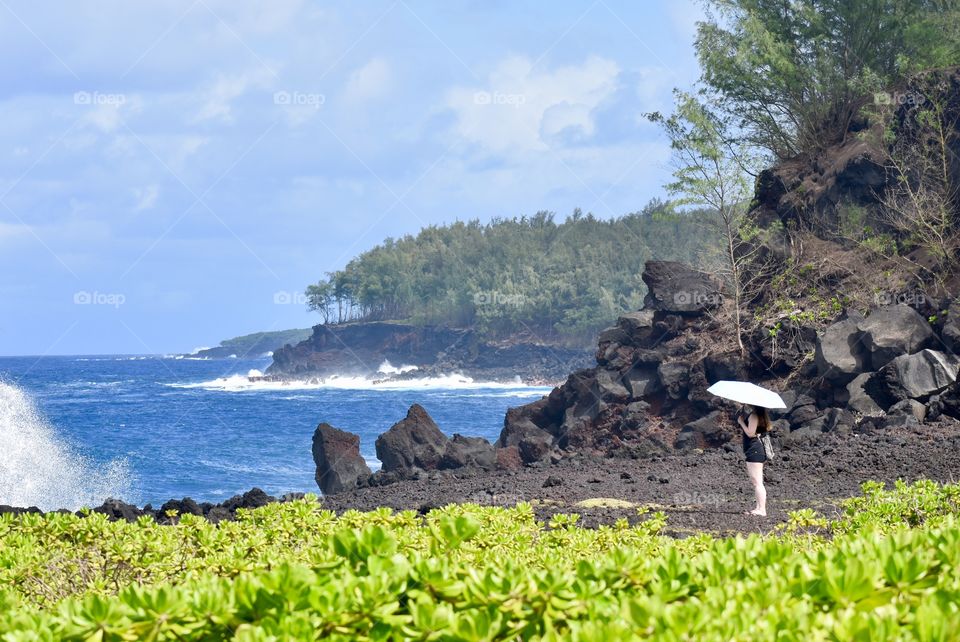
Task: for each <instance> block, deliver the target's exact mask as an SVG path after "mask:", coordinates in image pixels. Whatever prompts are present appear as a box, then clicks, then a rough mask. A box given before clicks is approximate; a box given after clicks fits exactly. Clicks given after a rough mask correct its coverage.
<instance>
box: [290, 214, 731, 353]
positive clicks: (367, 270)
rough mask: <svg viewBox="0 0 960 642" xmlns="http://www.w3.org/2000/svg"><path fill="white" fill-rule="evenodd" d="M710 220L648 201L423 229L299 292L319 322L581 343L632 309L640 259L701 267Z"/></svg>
mask: <svg viewBox="0 0 960 642" xmlns="http://www.w3.org/2000/svg"><path fill="white" fill-rule="evenodd" d="M713 218H714V217H713V216H712V215H711V213H710V211H709V210H705V209H697V210H692V211H686V212H678V211H674V208H673V207H671V205H670V204H669V203H666V202H662V201H659V200H653V201H651V202H650V203H649V204H648V205H647V206H646V207H644V208H643V209H642V210H641V211H639V212H634V213H631V214H627V215H625V216H621V217H617V218H613V219H600V218H597V217H596V216H594V215H593V214H590V213H587V214H583V213H582V212H581V211H580V210H575V211H574V212H573V214H572V215H570V216H568V217H567V218H565V219H564V220H560V221H558V220H557V218H556V217H555V215H554V214H553V213H550V212H537V213H536V214H535V215H533V216H522V217H519V218H498V219H494V220H492V221H491V222H489V223H481V222H479V221H477V220H472V221H467V222H455V223H452V224H449V225H442V226H431V227H427V228H424V229H422V230H421V231H420V232H419V233H418V234H417V235H416V236H412V235H410V236H404V237H403V238H400V239H387V240H385V241H384V242H383V243H381V244H380V245H378V246H376V247H374V248H373V249H371V250H368V251H366V252H364V253H362V254H360V255H359V256H357V257H356V258H354V259H353V260H351V261H350V262H349V263H348V264H347V265H346V267H345V268H344V269H342V270H338V271H336V272H332V273H329V274H328V275H327V278H325V279H323V280H321V281H320V282H319V283H316V284H314V285H311V286H309V287H308V288H307V296H308V299H309V305H310V308H311V309H313V310H316V311H318V312H319V313H320V315H321V317H322V319H323V321H324V322H326V323H344V322H348V321H359V320H404V321H408V322H413V323H417V324H424V325H426V324H436V325H450V326H457V327H466V326H469V327H475V328H476V329H477V330H479V331H480V332H481V333H483V334H484V336H487V337H488V338H491V339H493V338H498V337H505V336H508V335H516V334H528V335H533V336H535V337H536V338H541V339H546V340H559V341H572V342H579V341H580V340H584V341H587V342H592V341H593V339H594V337H595V334H596V331H597V330H598V329H600V328H602V327H604V326H605V325H609V324H610V320H611V319H615V318H617V316H618V315H619V314H621V313H622V312H624V311H627V310H634V309H637V308H639V307H640V305H641V304H642V301H643V296H644V294H645V292H646V287H645V286H644V284H643V281H642V280H641V279H640V274H641V273H642V271H643V264H644V262H645V261H648V260H650V259H670V260H677V261H684V262H686V263H690V264H694V265H702V266H709V265H710V263H711V261H713V260H714V257H715V256H717V254H718V247H717V245H718V244H717V243H716V240H715V238H716V237H715V235H712V234H710V233H709V232H708V230H709V227H710V226H711V225H712V223H713Z"/></svg>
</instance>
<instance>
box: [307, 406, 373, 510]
mask: <svg viewBox="0 0 960 642" xmlns="http://www.w3.org/2000/svg"><path fill="white" fill-rule="evenodd" d="M313 461H314V463H315V464H316V466H317V472H316V476H315V478H316V480H317V485H318V486H319V487H320V490H321V491H323V494H324V495H331V494H333V493H339V492H341V491H344V490H348V489H351V488H356V486H357V480H358V479H361V478H366V477H369V476H370V468H369V467H368V466H367V462H366V461H364V459H363V457H361V456H360V437H358V436H357V435H354V434H353V433H349V432H346V431H345V430H339V429H337V428H334V427H333V426H331V425H330V424H328V423H322V424H320V425H319V426H317V429H316V430H315V431H314V433H313Z"/></svg>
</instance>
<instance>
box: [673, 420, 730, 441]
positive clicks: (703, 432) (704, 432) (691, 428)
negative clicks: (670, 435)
mask: <svg viewBox="0 0 960 642" xmlns="http://www.w3.org/2000/svg"><path fill="white" fill-rule="evenodd" d="M720 417H721V412H720V411H719V410H714V411H713V412H711V413H710V414H708V415H704V416H703V417H700V418H699V419H697V420H695V421H691V422H690V423H688V424H686V425H685V426H684V427H683V428H681V429H680V434H679V435H677V440H676V441H675V442H674V446H675V447H676V448H680V449H684V448H693V447H698V446H704V445H706V446H719V445H721V444H723V443H726V442H728V441H730V435H729V434H728V433H727V432H726V431H725V430H724V429H723V424H722V423H721V422H720Z"/></svg>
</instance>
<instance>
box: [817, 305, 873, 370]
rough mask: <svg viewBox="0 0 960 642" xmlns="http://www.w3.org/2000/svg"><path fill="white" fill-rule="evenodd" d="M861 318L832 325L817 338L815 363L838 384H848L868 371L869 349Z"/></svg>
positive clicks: (852, 318)
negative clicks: (867, 350)
mask: <svg viewBox="0 0 960 642" xmlns="http://www.w3.org/2000/svg"><path fill="white" fill-rule="evenodd" d="M860 321H861V319H860V318H858V317H849V318H847V319H844V320H842V321H838V322H836V323H834V324H833V325H831V326H828V327H827V328H826V329H825V330H824V331H823V333H822V334H821V335H820V336H818V337H817V344H816V347H815V349H814V362H815V363H816V364H817V374H819V375H820V376H821V377H824V378H826V379H827V380H829V381H832V382H834V383H837V384H843V383H847V382H849V381H850V380H852V379H853V378H854V377H856V376H857V375H858V374H860V373H862V372H863V370H864V362H865V354H866V348H865V347H864V345H863V342H862V341H861V336H862V335H861V330H860Z"/></svg>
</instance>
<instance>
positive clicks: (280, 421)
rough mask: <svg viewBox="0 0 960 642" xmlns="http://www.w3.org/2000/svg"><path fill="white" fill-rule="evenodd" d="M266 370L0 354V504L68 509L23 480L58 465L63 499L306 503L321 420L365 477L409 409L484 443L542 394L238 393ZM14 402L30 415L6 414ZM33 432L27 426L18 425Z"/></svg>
mask: <svg viewBox="0 0 960 642" xmlns="http://www.w3.org/2000/svg"><path fill="white" fill-rule="evenodd" d="M269 364H270V359H269V358H260V359H229V360H222V361H202V360H190V359H173V358H161V357H127V356H103V357H40V358H37V357H0V386H3V388H2V389H0V392H3V391H4V390H5V391H6V392H7V398H11V395H13V397H12V398H14V399H21V398H22V399H25V400H26V401H25V402H23V401H22V400H21V401H20V402H8V403H7V405H6V407H4V405H3V398H0V433H2V432H5V433H6V434H0V447H2V448H3V450H4V452H0V504H2V503H5V501H4V500H5V497H7V498H9V497H11V496H12V497H14V498H19V499H20V500H23V498H24V496H28V497H33V496H34V495H40V496H41V499H42V501H33V502H30V503H33V504H37V505H40V506H41V507H45V508H52V507H55V506H51V505H50V504H51V502H57V501H61V502H68V503H69V502H70V501H79V500H70V499H66V500H61V499H58V498H57V497H44V496H43V495H44V493H46V494H47V495H50V494H51V492H52V491H50V490H44V489H45V488H47V489H49V487H50V486H51V484H53V485H56V483H59V481H60V480H49V479H33V478H32V477H34V476H42V475H47V476H50V475H51V474H53V475H56V474H57V472H56V471H58V470H60V468H64V467H72V468H73V469H75V472H76V471H79V472H76V474H73V475H72V476H67V477H65V479H64V480H63V483H67V484H71V485H77V484H89V485H90V488H88V489H84V490H85V494H84V493H79V494H78V493H74V494H73V495H70V497H87V498H89V497H93V498H96V497H97V496H98V495H104V494H111V495H116V494H122V499H124V500H126V501H130V502H135V503H138V504H144V503H147V502H150V503H153V504H154V506H157V505H159V504H160V503H162V502H163V501H165V500H167V499H170V498H180V497H184V496H190V497H193V498H195V499H197V500H203V501H212V502H216V501H220V500H223V499H226V498H228V497H230V496H232V495H235V494H237V493H240V492H243V491H246V490H249V489H250V488H251V487H253V486H259V487H260V488H263V489H264V490H265V491H267V492H268V493H271V494H274V495H277V494H282V493H285V492H290V491H300V492H317V493H318V492H319V490H318V489H317V486H316V483H315V482H314V464H313V459H312V455H311V450H310V449H311V438H312V435H313V431H314V429H315V428H316V426H317V424H318V423H319V422H321V421H326V422H328V423H330V424H333V425H334V426H336V427H338V428H341V429H343V430H348V431H351V432H355V433H357V434H359V435H360V438H361V453H362V454H363V456H364V457H365V458H366V459H367V460H368V461H369V462H370V464H371V465H372V467H374V468H375V467H376V466H377V465H378V462H377V461H376V455H375V450H374V440H375V439H376V437H377V435H379V434H380V433H381V432H383V431H385V430H387V429H388V428H389V427H390V426H391V425H392V424H393V423H395V422H396V421H398V420H399V419H401V418H403V416H404V415H405V414H406V411H407V409H408V408H409V406H410V405H411V404H413V403H419V404H421V405H422V406H424V407H425V408H426V409H427V411H428V412H429V413H430V414H431V415H432V416H433V418H434V419H435V420H436V422H437V424H438V425H439V426H440V428H441V429H442V430H443V431H444V432H446V433H447V434H451V435H452V434H453V433H461V434H464V435H470V436H480V437H485V438H487V439H490V440H491V441H492V440H495V439H496V438H497V436H498V435H499V432H500V429H501V427H502V425H503V415H504V412H505V410H506V409H507V408H508V407H511V406H516V405H520V404H522V403H527V402H529V401H531V400H534V399H537V398H539V397H540V396H541V395H543V394H546V393H547V392H548V391H549V389H548V388H543V387H530V386H524V385H522V384H520V383H519V382H518V383H517V384H515V385H514V384H484V383H475V382H471V381H469V380H464V379H462V378H458V377H449V378H443V379H434V380H420V381H413V382H409V383H404V384H402V385H397V386H394V387H388V388H384V387H383V386H382V385H374V384H373V383H372V382H370V381H365V380H357V379H337V380H334V381H328V382H327V383H326V384H324V385H316V384H314V385H307V384H302V385H279V384H251V383H250V382H249V380H248V379H247V374H248V373H250V371H253V370H258V371H262V370H265V369H266V368H267V366H268V365H269ZM18 403H19V406H21V407H22V406H23V405H24V404H26V405H28V406H31V409H30V410H29V411H24V410H23V409H22V408H21V409H20V410H16V407H17V405H18ZM4 413H6V416H4ZM36 422H39V423H40V424H42V425H41V426H40V428H37V426H31V425H29V424H32V423H36ZM37 435H41V436H43V435H45V437H43V438H42V439H41V438H40V437H38V436H37ZM48 440H53V441H55V442H56V444H57V448H53V447H51V446H50V443H49V441H48ZM41 450H54V451H56V452H53V453H49V454H48V453H45V452H39V451H41ZM17 458H19V459H20V461H17ZM56 458H60V459H63V458H71V462H61V461H59V460H57V459H56ZM4 465H6V467H5V468H4ZM118 470H119V471H120V472H119V473H118ZM51 471H52V472H51ZM4 473H5V474H4ZM108 477H109V479H108ZM4 485H6V486H8V487H7V488H4ZM31 493H33V494H32V495H31ZM86 501H93V500H91V499H87V500H86ZM6 503H9V500H8V501H7V502H6ZM44 503H46V504H47V505H46V506H44ZM68 508H76V506H68Z"/></svg>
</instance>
